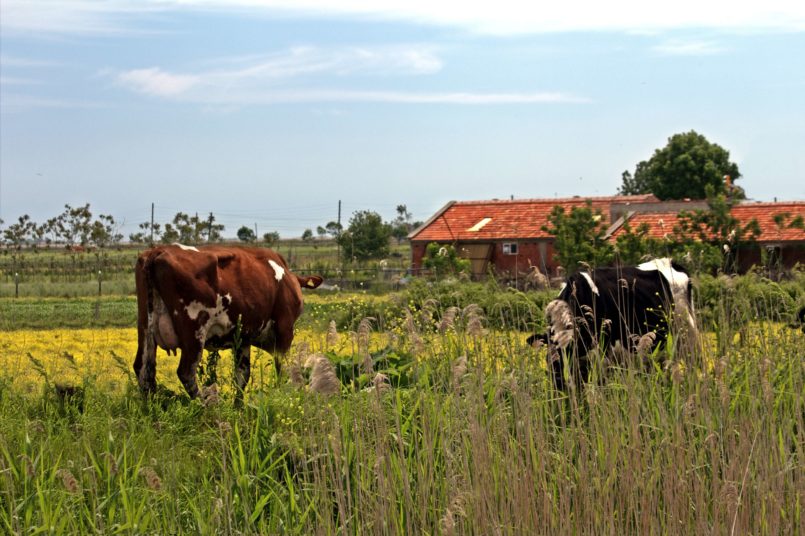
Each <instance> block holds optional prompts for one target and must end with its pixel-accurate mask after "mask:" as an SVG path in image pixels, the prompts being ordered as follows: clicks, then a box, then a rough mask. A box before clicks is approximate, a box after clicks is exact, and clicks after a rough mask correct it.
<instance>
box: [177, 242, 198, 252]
mask: <svg viewBox="0 0 805 536" xmlns="http://www.w3.org/2000/svg"><path fill="white" fill-rule="evenodd" d="M171 245H172V246H176V247H177V248H180V249H183V250H185V251H195V252H196V253H198V248H197V247H193V246H185V245H184V244H180V243H179V242H174V243H173V244H171Z"/></svg>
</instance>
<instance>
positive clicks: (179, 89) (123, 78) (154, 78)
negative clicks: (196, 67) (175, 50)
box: [117, 67, 199, 97]
mask: <svg viewBox="0 0 805 536" xmlns="http://www.w3.org/2000/svg"><path fill="white" fill-rule="evenodd" d="M117 82H118V83H119V84H121V85H123V86H126V87H128V88H129V89H132V90H134V91H137V92H139V93H145V94H147V95H154V96H158V97H173V96H176V95H179V94H181V93H185V92H186V91H188V90H189V89H190V88H192V87H193V86H195V85H196V84H198V82H199V79H198V77H196V76H191V75H183V74H172V73H168V72H165V71H163V70H162V69H160V68H158V67H151V68H148V69H134V70H132V71H126V72H124V73H120V74H119V75H118V76H117Z"/></svg>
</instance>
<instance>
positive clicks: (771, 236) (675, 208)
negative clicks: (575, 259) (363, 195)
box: [408, 194, 805, 278]
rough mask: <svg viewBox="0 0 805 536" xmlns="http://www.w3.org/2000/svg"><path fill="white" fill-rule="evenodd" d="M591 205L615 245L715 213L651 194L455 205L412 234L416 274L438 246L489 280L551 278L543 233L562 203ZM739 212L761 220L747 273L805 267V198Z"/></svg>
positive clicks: (549, 245)
mask: <svg viewBox="0 0 805 536" xmlns="http://www.w3.org/2000/svg"><path fill="white" fill-rule="evenodd" d="M588 201H589V202H590V203H591V204H592V208H593V210H594V211H598V210H600V212H601V216H602V217H603V218H604V219H605V222H604V223H605V225H606V226H607V227H608V230H607V236H608V237H609V239H610V240H616V239H617V237H618V236H619V235H620V234H621V233H623V232H624V229H625V224H626V223H628V224H629V226H630V227H631V228H632V229H637V227H638V226H640V225H641V224H643V223H645V224H646V225H647V226H648V227H649V236H651V237H653V238H658V239H671V238H672V237H673V232H674V227H676V226H677V225H678V224H679V219H678V214H679V212H680V211H682V210H686V211H696V210H707V203H706V202H705V201H690V200H684V201H660V200H659V199H657V198H656V197H654V196H653V195H651V194H647V195H635V196H608V197H578V196H576V197H570V198H555V199H511V200H499V199H493V200H488V201H450V202H449V203H447V204H446V205H445V206H444V207H442V208H441V209H440V210H439V211H438V212H436V214H434V215H433V216H432V217H431V218H430V219H428V220H427V221H426V222H425V223H424V224H422V225H421V226H420V227H419V228H417V229H415V230H414V231H412V232H411V233H410V234H409V235H408V238H409V239H410V241H411V262H412V269H413V272H414V273H415V274H419V273H420V272H421V271H422V261H423V258H424V256H425V248H426V247H427V245H428V244H429V243H431V242H436V243H438V244H450V245H452V246H453V247H455V248H456V249H457V251H458V252H459V254H460V255H461V256H462V257H464V258H466V259H469V260H470V261H471V265H472V275H473V277H475V278H479V277H483V276H484V275H485V274H487V273H489V271H490V270H492V271H494V273H496V274H497V275H499V276H503V277H506V276H514V275H515V274H518V273H520V274H522V273H525V272H528V271H530V270H531V269H532V267H537V268H539V270H540V271H541V272H542V273H544V274H547V275H548V276H556V275H558V274H557V268H558V265H557V262H556V260H555V259H554V252H555V250H554V238H553V236H552V235H550V234H549V233H547V232H546V231H544V230H543V229H542V228H543V226H546V225H548V216H549V215H550V213H551V210H552V209H553V207H554V206H557V205H559V206H562V207H564V209H565V211H566V212H570V211H571V210H572V209H573V208H574V207H583V206H585V205H586V203H587V202H588ZM732 215H733V216H734V217H735V218H737V219H738V221H739V222H741V223H742V224H746V223H748V222H750V221H751V220H752V219H754V220H756V221H757V223H758V226H759V228H760V231H761V234H760V235H759V236H758V237H757V241H756V245H753V246H749V247H744V249H743V250H742V251H740V254H739V255H738V259H739V267H740V269H741V270H746V269H748V268H750V267H751V266H752V265H754V264H759V263H761V262H765V263H767V264H776V265H778V266H780V267H785V268H790V267H792V266H794V265H795V264H796V263H805V231H803V229H802V227H801V222H802V220H803V219H805V201H784V202H779V203H778V202H774V203H771V202H743V203H741V204H739V205H737V206H735V207H733V209H732ZM797 221H799V222H800V223H799V224H797Z"/></svg>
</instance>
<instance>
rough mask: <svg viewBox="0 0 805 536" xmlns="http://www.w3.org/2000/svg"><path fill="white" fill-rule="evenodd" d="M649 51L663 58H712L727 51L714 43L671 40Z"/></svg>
mask: <svg viewBox="0 0 805 536" xmlns="http://www.w3.org/2000/svg"><path fill="white" fill-rule="evenodd" d="M651 50H653V51H654V52H656V53H658V54H661V55H663V56H714V55H716V54H721V53H723V52H725V51H726V50H727V49H726V48H725V47H723V46H721V45H719V44H718V43H716V42H715V41H683V40H678V39H675V40H671V41H665V42H664V43H660V44H659V45H655V46H653V47H651Z"/></svg>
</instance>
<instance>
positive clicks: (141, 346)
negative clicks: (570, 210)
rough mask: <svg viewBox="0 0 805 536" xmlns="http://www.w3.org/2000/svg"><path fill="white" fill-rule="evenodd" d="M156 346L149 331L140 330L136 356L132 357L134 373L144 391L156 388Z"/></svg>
mask: <svg viewBox="0 0 805 536" xmlns="http://www.w3.org/2000/svg"><path fill="white" fill-rule="evenodd" d="M156 354H157V346H156V342H155V341H154V337H153V335H151V333H150V332H149V331H145V330H143V331H141V333H140V336H139V337H138V342H137V356H136V357H135V358H134V374H136V375H137V383H138V384H139V385H140V389H141V390H142V391H143V392H144V393H153V392H154V391H156V388H157V381H156V374H157V356H156Z"/></svg>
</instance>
